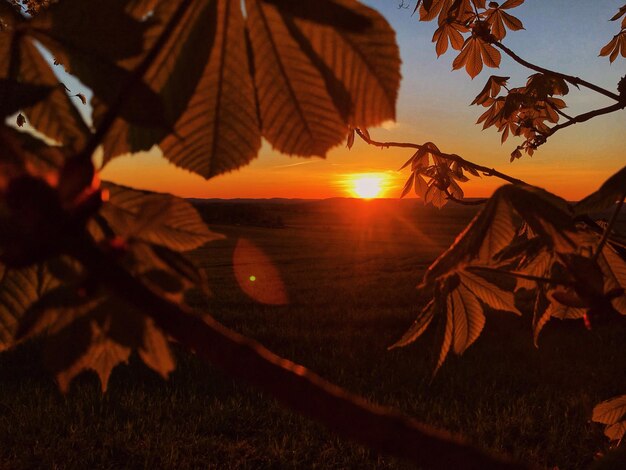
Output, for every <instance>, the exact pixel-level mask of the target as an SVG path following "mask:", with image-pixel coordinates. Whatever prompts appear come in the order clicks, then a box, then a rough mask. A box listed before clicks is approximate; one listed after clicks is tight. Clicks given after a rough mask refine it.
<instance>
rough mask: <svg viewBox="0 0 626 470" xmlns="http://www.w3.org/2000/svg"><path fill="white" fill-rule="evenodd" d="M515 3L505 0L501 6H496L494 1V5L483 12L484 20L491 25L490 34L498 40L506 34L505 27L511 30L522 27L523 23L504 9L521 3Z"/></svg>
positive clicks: (517, 29)
mask: <svg viewBox="0 0 626 470" xmlns="http://www.w3.org/2000/svg"><path fill="white" fill-rule="evenodd" d="M493 3H495V2H493ZM515 3H517V2H505V3H504V4H502V5H501V6H497V3H495V5H496V6H494V7H492V8H489V9H488V10H487V11H486V12H485V21H486V22H487V23H488V24H489V25H490V26H491V34H492V35H493V37H494V38H496V39H497V40H498V41H501V40H502V39H504V37H505V36H506V28H509V29H510V30H511V31H519V30H520V29H524V25H523V24H522V22H521V21H520V20H519V19H517V18H516V17H514V16H513V15H511V14H509V13H507V12H506V11H504V10H506V9H508V8H513V7H516V6H518V5H519V4H521V2H519V4H515ZM490 6H491V5H490Z"/></svg>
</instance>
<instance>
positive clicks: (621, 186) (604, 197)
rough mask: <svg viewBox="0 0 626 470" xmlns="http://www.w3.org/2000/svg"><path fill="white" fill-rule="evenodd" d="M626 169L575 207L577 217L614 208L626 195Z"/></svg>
mask: <svg viewBox="0 0 626 470" xmlns="http://www.w3.org/2000/svg"><path fill="white" fill-rule="evenodd" d="M625 188H626V167H624V168H622V169H621V170H619V171H618V172H617V173H615V174H614V175H612V176H611V177H610V178H609V179H608V180H606V181H605V182H604V183H603V184H602V186H600V189H598V190H597V191H595V192H594V193H592V194H590V195H589V196H587V197H586V198H584V199H583V200H582V201H580V202H578V203H577V204H575V205H574V213H575V214H576V215H582V214H588V213H590V212H597V211H602V210H604V209H608V208H610V207H613V206H614V205H615V203H616V202H617V201H619V200H621V198H622V197H623V196H624V194H626V189H625Z"/></svg>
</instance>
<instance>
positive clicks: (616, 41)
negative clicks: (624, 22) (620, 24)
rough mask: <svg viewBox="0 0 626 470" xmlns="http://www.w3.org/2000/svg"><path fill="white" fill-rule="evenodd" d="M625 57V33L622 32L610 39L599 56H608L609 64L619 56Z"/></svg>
mask: <svg viewBox="0 0 626 470" xmlns="http://www.w3.org/2000/svg"><path fill="white" fill-rule="evenodd" d="M620 53H621V54H622V57H626V31H624V30H622V31H621V32H619V33H618V34H616V35H615V36H613V39H611V40H610V41H609V42H608V43H607V44H606V45H605V46H604V47H603V48H602V49H601V50H600V54H599V55H600V56H609V60H610V61H611V63H612V62H613V61H614V60H615V59H617V56H618V55H619V54H620Z"/></svg>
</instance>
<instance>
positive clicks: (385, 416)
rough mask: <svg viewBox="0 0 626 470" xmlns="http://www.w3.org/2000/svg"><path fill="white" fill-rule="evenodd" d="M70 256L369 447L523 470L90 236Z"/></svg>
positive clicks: (180, 336)
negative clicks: (231, 317) (222, 318)
mask: <svg viewBox="0 0 626 470" xmlns="http://www.w3.org/2000/svg"><path fill="white" fill-rule="evenodd" d="M69 251H70V253H69V254H70V255H72V256H73V257H75V258H76V259H77V260H79V261H80V262H81V263H82V264H83V265H84V266H85V267H86V268H87V269H89V271H90V272H91V273H92V274H93V275H94V276H96V277H97V278H98V279H99V280H100V281H101V282H102V283H103V284H105V285H106V286H107V287H108V288H109V289H111V290H112V291H114V292H115V293H116V294H117V295H119V296H120V297H121V298H123V299H124V300H125V301H126V302H128V303H129V304H130V305H133V306H134V307H136V308H138V309H141V311H143V312H145V313H146V314H147V315H148V316H150V317H151V318H152V319H153V320H154V321H155V322H156V324H157V325H158V326H159V327H160V328H161V329H163V330H164V331H165V332H166V333H168V334H169V335H171V336H172V337H173V338H174V339H176V340H177V341H179V342H180V343H181V344H183V345H184V346H186V347H187V348H188V349H190V350H192V351H195V353H196V354H197V355H198V356H199V357H201V358H202V359H203V360H204V361H206V362H210V363H212V364H214V365H216V366H218V367H219V368H221V369H222V370H223V371H225V372H226V373H228V374H229V375H231V376H232V377H235V378H237V379H243V380H246V381H247V382H250V383H252V384H253V385H256V386H257V387H259V388H261V389H262V390H264V391H265V392H268V393H270V394H271V395H272V396H273V397H275V398H276V399H277V400H278V401H279V402H281V403H282V404H283V405H286V406H288V407H289V408H291V409H292V410H294V411H297V412H299V413H301V414H304V415H306V416H309V417H311V418H314V419H316V420H317V421H319V422H321V423H323V424H325V425H326V426H328V427H329V428H330V429H332V430H334V431H336V432H337V433H339V434H341V435H343V436H346V437H349V438H351V439H354V440H356V441H358V442H360V443H362V444H365V445H367V446H369V447H370V448H372V449H374V450H377V451H380V452H383V453H387V454H390V455H394V456H397V457H401V458H405V459H408V460H410V461H412V462H414V463H416V464H418V465H421V466H425V467H426V468H432V469H441V470H445V469H450V468H463V469H468V470H470V469H475V470H517V469H519V470H521V469H523V468H526V467H524V466H521V465H518V464H515V463H512V462H509V461H507V460H505V459H502V458H499V457H496V456H492V455H489V454H488V453H485V452H483V451H480V450H478V449H476V448H474V447H472V446H471V445H469V444H467V443H465V442H463V441H462V440H460V439H459V438H458V437H455V436H453V435H451V434H448V433H445V432H442V431H439V430H436V429H434V428H432V427H429V426H427V425H424V424H421V423H419V422H417V421H416V420H414V419H410V418H407V417H405V416H403V415H401V414H400V413H398V412H396V411H394V410H391V409H388V408H384V407H381V406H378V405H374V404H371V403H369V402H367V401H366V400H365V399H364V398H362V397H360V396H358V395H355V394H352V393H350V392H347V391H346V390H344V389H343V388H341V387H339V386H337V385H335V384H333V383H331V382H329V381H327V380H325V379H323V378H322V377H320V376H318V375H317V374H315V373H313V372H311V371H309V370H308V369H306V368H305V367H303V366H301V365H299V364H296V363H294V362H291V361H289V360H287V359H284V358H282V357H280V356H277V355H276V354H274V353H272V352H271V351H269V350H268V349H266V348H265V347H263V346H262V345H261V344H259V343H257V342H256V341H254V340H252V339H250V338H247V337H245V336H242V335H240V334H238V333H235V332H234V331H232V330H230V329H228V328H226V327H225V326H223V325H222V324H220V323H219V322H217V321H216V320H215V319H213V318H211V317H209V316H206V317H203V318H200V317H198V316H196V315H194V314H193V313H192V312H190V311H189V310H187V309H186V308H184V307H182V306H180V305H178V304H174V303H172V302H170V301H168V300H166V299H164V298H162V297H160V296H159V295H157V294H156V293H154V292H153V291H151V290H150V289H149V288H148V287H146V286H145V285H144V284H142V283H141V282H140V281H139V280H137V279H136V278H135V277H133V275H132V274H130V273H129V272H128V271H127V270H126V269H124V268H123V267H121V266H120V265H119V264H118V263H117V262H116V261H115V260H114V259H113V258H112V257H110V256H109V255H107V254H106V253H104V252H103V251H102V249H101V248H100V247H98V246H97V245H96V244H95V242H94V241H93V240H92V239H91V237H90V236H89V235H88V234H87V233H86V232H83V233H78V234H76V235H75V237H74V239H73V240H72V243H70V248H69Z"/></svg>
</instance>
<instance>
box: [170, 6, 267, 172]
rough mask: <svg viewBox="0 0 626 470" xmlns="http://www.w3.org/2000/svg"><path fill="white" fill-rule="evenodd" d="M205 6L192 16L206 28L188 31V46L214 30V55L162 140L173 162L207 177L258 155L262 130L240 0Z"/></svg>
mask: <svg viewBox="0 0 626 470" xmlns="http://www.w3.org/2000/svg"><path fill="white" fill-rule="evenodd" d="M205 10H208V11H207V12H204V11H203V12H202V14H201V17H200V18H194V19H193V20H194V21H195V24H196V25H197V26H196V27H197V28H200V29H203V31H202V34H200V33H201V32H200V31H199V32H198V33H197V34H194V35H193V36H192V37H190V38H189V41H190V42H189V44H187V45H186V47H188V48H195V45H193V43H194V42H196V41H206V39H205V37H203V36H206V35H212V36H213V37H214V39H213V48H212V51H211V55H210V58H209V60H208V62H207V63H206V66H205V67H204V70H203V71H202V76H201V78H200V81H199V82H198V85H197V87H196V89H195V92H194V93H193V96H192V97H191V100H190V101H189V104H188V106H187V109H185V111H183V112H182V114H181V116H180V118H179V119H178V121H177V122H176V125H175V127H174V132H173V133H172V134H170V135H168V136H167V137H165V139H164V140H163V141H162V142H161V144H160V146H161V150H162V151H163V155H164V156H165V157H166V158H167V159H168V160H170V161H171V162H172V163H174V164H175V165H177V166H180V167H182V168H185V169H188V170H191V171H193V172H195V173H197V174H200V175H201V176H203V177H205V178H207V179H208V178H211V177H213V176H215V175H218V174H220V173H224V172H226V171H231V170H234V169H236V168H238V167H240V166H242V165H245V164H247V163H249V162H250V161H251V160H252V159H253V158H255V157H256V155H257V153H258V151H259V149H260V147H261V131H260V129H259V119H258V116H257V111H256V100H255V94H254V84H253V81H252V77H251V75H250V71H249V66H248V55H249V50H248V45H247V41H246V35H245V31H244V18H243V15H242V13H241V8H240V6H239V2H234V1H232V0H216V1H213V2H210V3H209V4H208V7H207V8H205ZM213 29H214V30H213ZM212 30H213V31H212ZM196 36H198V38H197V39H196ZM181 59H182V58H181ZM199 59H200V60H202V57H199ZM192 60H198V59H195V58H194V59H192Z"/></svg>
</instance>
